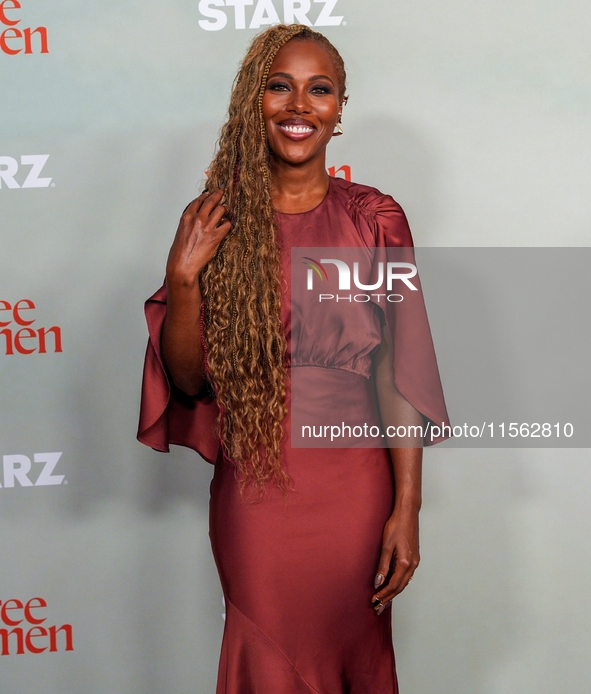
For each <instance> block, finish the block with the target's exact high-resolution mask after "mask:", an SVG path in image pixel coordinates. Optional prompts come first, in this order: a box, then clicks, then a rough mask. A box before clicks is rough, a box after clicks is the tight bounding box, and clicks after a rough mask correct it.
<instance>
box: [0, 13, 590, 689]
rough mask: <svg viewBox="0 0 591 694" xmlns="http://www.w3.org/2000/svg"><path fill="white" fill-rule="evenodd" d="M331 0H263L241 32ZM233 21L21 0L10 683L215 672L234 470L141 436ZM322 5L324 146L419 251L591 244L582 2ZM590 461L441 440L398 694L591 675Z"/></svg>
mask: <svg viewBox="0 0 591 694" xmlns="http://www.w3.org/2000/svg"><path fill="white" fill-rule="evenodd" d="M257 2H258V4H257ZM308 4H310V3H308V2H307V1H306V0H303V2H302V3H298V2H296V3H292V2H291V0H286V2H285V3H283V2H282V0H255V4H254V5H253V6H246V5H245V7H244V10H245V15H244V16H245V22H244V24H245V25H246V27H248V26H249V25H250V24H252V23H253V21H252V18H253V16H255V18H256V17H258V18H259V20H260V19H261V17H262V18H263V19H264V17H265V16H268V17H270V18H271V20H272V19H273V18H274V16H273V11H274V10H276V14H277V16H278V17H279V19H284V15H285V9H287V12H288V15H289V10H290V7H292V6H294V7H296V8H297V7H303V8H304V9H305V8H306V6H307V5H308ZM284 5H285V6H286V7H284ZM208 8H209V9H208ZM265 8H266V11H263V10H265ZM215 12H218V13H220V12H221V13H224V14H223V17H225V16H227V23H226V24H225V26H223V28H217V27H221V25H222V24H224V19H223V17H222V16H221V15H219V14H218V15H217V19H216V18H215V17H216V16H215ZM234 13H235V8H234V7H230V6H228V7H226V6H225V4H224V2H223V0H217V2H209V3H207V2H205V1H204V2H198V0H170V1H169V2H166V3H163V2H157V1H155V0H142V1H140V0H97V1H96V2H92V3H89V2H83V0H60V2H59V3H56V2H52V1H51V0H19V1H17V0H5V2H0V79H1V85H2V89H1V95H2V97H1V107H0V157H1V158H0V184H1V185H0V211H1V212H0V224H1V232H2V233H1V237H0V238H1V241H0V243H1V252H0V370H1V386H2V387H1V388H0V403H1V412H2V416H1V418H0V455H2V456H3V474H2V477H1V478H0V483H1V484H2V488H0V557H1V560H0V601H1V603H2V604H1V605H0V650H2V652H4V651H6V655H1V656H0V688H1V691H2V692H3V694H4V693H6V694H29V692H36V694H55V693H56V692H65V693H66V694H78V693H79V692H80V691H85V692H88V693H89V694H104V693H105V692H116V693H117V694H160V693H161V692H164V691H166V692H174V693H175V694H185V693H186V694H189V693H192V692H199V693H201V692H203V693H206V692H213V691H214V686H215V676H216V667H217V656H218V652H219V644H220V639H221V632H222V629H223V617H222V615H223V605H222V601H221V590H220V588H219V586H218V581H217V575H216V572H215V567H214V565H213V560H212V558H211V553H210V550H209V542H208V537H207V503H208V484H209V479H210V477H211V472H212V469H211V467H210V466H208V465H207V464H205V463H204V462H203V461H200V460H199V459H198V458H197V456H196V455H195V454H193V453H192V452H190V451H185V450H183V449H179V448H176V449H175V450H174V452H173V453H171V454H170V455H168V456H167V455H162V454H158V453H155V452H153V451H150V450H149V449H146V448H144V447H143V446H141V445H140V444H138V443H137V442H136V441H135V430H136V425H137V410H138V396H139V385H140V377H141V368H142V360H143V354H144V349H145V342H146V330H145V327H144V322H143V315H142V304H143V300H144V299H145V298H146V297H147V296H148V295H149V294H151V293H152V292H153V291H154V290H155V289H156V288H157V287H158V286H159V285H160V283H161V281H162V278H163V273H164V264H165V259H166V254H167V251H168V247H169V245H170V242H171V240H172V237H173V234H174V231H175V229H176V224H177V220H178V217H179V215H180V212H181V211H182V209H183V208H184V206H185V205H186V204H187V202H188V201H189V200H190V199H191V198H192V197H194V196H195V195H196V193H198V192H199V190H200V186H199V183H200V181H201V179H202V178H203V171H204V169H205V167H206V165H207V164H208V162H209V160H210V157H211V154H212V152H213V144H214V141H215V136H216V132H217V129H218V127H219V125H220V124H221V122H222V120H223V117H224V112H225V108H226V105H227V99H228V95H229V90H230V85H231V81H232V78H233V75H234V73H235V70H236V67H237V65H238V62H239V60H240V58H241V56H242V54H243V52H244V50H245V48H246V45H247V43H248V42H249V41H250V39H251V37H252V36H253V34H254V33H255V31H256V29H254V28H253V29H250V28H243V29H241V28H236V23H238V26H240V24H241V17H240V10H239V8H238V19H237V20H236V19H235V14H234ZM207 15H210V16H209V17H208V16H207ZM211 15H213V16H211ZM307 16H308V18H309V19H310V21H311V22H317V21H318V18H319V17H320V18H321V24H320V25H318V26H317V28H318V29H319V30H322V31H323V32H324V33H326V34H327V35H328V36H329V38H330V39H331V40H333V41H334V43H335V44H336V45H337V47H338V48H339V49H340V50H341V51H342V54H343V56H344V58H345V61H346V63H347V67H348V72H349V93H350V95H351V98H350V101H349V105H348V106H347V107H346V109H345V114H344V118H343V128H344V131H345V135H344V136H343V137H341V138H339V140H338V141H335V142H334V144H332V145H331V148H330V151H329V162H328V163H329V165H331V166H335V167H337V168H338V167H340V166H343V165H348V166H350V167H351V171H352V177H353V180H355V181H358V182H361V183H368V184H372V185H375V186H377V187H378V188H380V189H381V190H383V191H384V192H387V193H390V194H392V195H393V196H394V197H395V198H396V199H397V200H398V201H399V202H400V203H401V204H402V206H403V207H404V209H405V210H406V212H407V215H408V217H409V220H410V223H411V227H412V229H413V232H414V236H415V241H416V243H417V245H422V246H538V245H549V246H588V245H589V228H590V221H591V196H589V188H590V182H591V181H590V178H591V175H590V173H589V166H588V162H589V157H590V154H591V129H590V128H589V116H590V111H591V84H590V83H591V79H590V73H589V68H588V66H589V58H590V52H591V49H590V48H589V46H590V44H589V41H588V36H589V33H590V31H591V17H590V15H589V13H588V8H587V5H586V4H585V3H583V2H582V1H581V0H562V1H561V2H558V0H538V1H537V2H528V1H527V0H524V1H523V2H518V3H515V2H508V1H507V0H496V1H495V2H493V1H492V0H483V1H482V2H479V3H474V2H468V1H466V0H449V2H447V3H444V4H442V3H438V2H434V0H418V1H417V0H415V1H413V2H411V1H410V0H396V1H395V2H390V1H389V0H363V1H362V0H337V2H335V1H334V0H329V1H328V2H314V3H311V8H310V10H309V12H308V13H307ZM205 22H210V23H212V24H214V25H215V27H216V28H214V30H211V29H212V26H211V24H210V25H207V24H206V25H205V27H204V23H205ZM331 22H332V24H331ZM257 23H258V20H257V21H255V22H254V24H257ZM38 28H39V31H37V32H35V31H34V30H35V29H38ZM261 28H263V27H262V26H261ZM45 51H46V52H45ZM42 155H45V156H42ZM47 155H48V156H47ZM21 157H24V159H21ZM27 157H28V158H27ZM31 157H32V158H31ZM41 167H42V168H41ZM30 172H31V175H29V173H30ZM26 181H27V182H26ZM25 182H26V184H25ZM427 299H428V297H427ZM23 300H26V301H23ZM18 302H21V303H18ZM33 304H34V308H33ZM15 305H17V309H16V311H15V310H14V308H15ZM19 321H20V322H19ZM29 321H32V322H29ZM50 328H55V330H54V332H47V334H46V333H45V331H49V329H50ZM23 331H24V332H23ZM56 333H57V334H59V335H60V336H61V343H62V344H61V351H56V344H55V335H56ZM45 334H46V344H45V352H46V353H40V349H41V348H42V344H41V342H40V340H42V337H40V336H43V335H45ZM17 345H18V346H17ZM19 350H20V352H19ZM29 350H30V353H25V352H27V351H29ZM11 351H12V352H13V354H10V352H11ZM541 378H543V374H541ZM58 452H59V453H61V456H59V457H57V456H55V455H54V456H48V455H45V456H44V455H43V454H44V453H45V454H47V453H56V454H57V453H58ZM14 456H19V457H14ZM35 456H37V462H35ZM588 459H589V454H588V451H587V450H564V451H561V450H546V451H537V450H500V451H499V450H497V451H489V450H453V449H448V450H442V449H440V450H437V449H434V450H428V451H427V452H426V466H425V468H426V471H425V494H424V510H423V513H422V544H421V549H422V556H423V561H422V564H421V567H420V569H419V571H418V573H417V577H416V580H415V581H413V583H412V586H411V587H410V588H409V589H408V590H407V591H406V592H405V593H404V594H403V595H402V596H400V597H399V598H397V599H396V604H395V609H394V628H395V647H396V652H397V659H398V668H399V676H400V683H401V691H402V693H403V694H424V693H425V692H433V693H435V692H436V693H438V694H507V693H508V692H510V693H512V694H513V693H515V694H534V693H535V694H551V693H552V694H553V693H554V692H556V691H565V692H570V693H572V694H579V693H580V694H586V693H587V692H588V691H590V688H591V671H590V666H589V663H588V661H589V658H588V654H589V652H590V650H591V633H590V632H589V628H588V625H589V616H590V615H589V611H590V610H589V608H590V602H591V591H590V590H589V580H588V578H589V571H590V569H591V556H590V552H589V536H590V531H591V519H590V517H589V514H588V510H587V509H588V499H589V494H590V492H591V480H590V477H589V463H588ZM48 460H49V461H50V462H47V461H48ZM56 460H57V462H56ZM29 461H30V464H31V469H30V471H29V470H28V464H29ZM51 461H53V462H51ZM54 463H55V467H54V468H53V469H51V468H52V466H53V465H54ZM11 485H12V486H11ZM34 598H39V600H37V601H35V600H34ZM27 603H28V604H29V610H28V611H26V610H25V609H24V607H25V605H26V604H27ZM44 604H46V606H43V605H44ZM19 605H21V606H22V608H21V607H19ZM19 620H22V621H21V622H20V623H18V622H19ZM33 620H37V622H35V621H33ZM39 620H45V621H43V622H40V621H39ZM15 623H16V624H15ZM61 627H63V628H61ZM21 628H22V629H23V632H22V633H23V643H22V644H19V633H18V630H19V629H21ZM52 628H53V631H52ZM60 628H61V630H60V631H58V630H59V629H60ZM3 629H5V630H6V632H5V633H3V631H2V630H3ZM15 629H16V631H15V632H14V633H12V635H10V636H9V635H8V632H10V631H13V630H15ZM35 629H36V630H35ZM31 630H33V631H32V633H31ZM26 634H29V639H28V640H27V639H26V638H25V636H26ZM52 634H53V636H52ZM69 641H70V642H69ZM69 646H71V647H72V650H66V649H67V648H68V647H69ZM21 647H22V651H23V653H22V654H19V653H18V651H19V649H21ZM35 650H40V651H42V652H39V653H37V652H35Z"/></svg>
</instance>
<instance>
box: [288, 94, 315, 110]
mask: <svg viewBox="0 0 591 694" xmlns="http://www.w3.org/2000/svg"><path fill="white" fill-rule="evenodd" d="M287 110H288V111H290V110H292V111H295V112H296V113H306V112H309V111H310V99H309V95H308V92H307V90H306V89H294V90H293V91H292V92H291V99H290V100H289V103H288V106H287Z"/></svg>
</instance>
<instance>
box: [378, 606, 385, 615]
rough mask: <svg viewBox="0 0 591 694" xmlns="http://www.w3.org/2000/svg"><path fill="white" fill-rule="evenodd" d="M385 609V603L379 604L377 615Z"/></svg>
mask: <svg viewBox="0 0 591 694" xmlns="http://www.w3.org/2000/svg"><path fill="white" fill-rule="evenodd" d="M385 609H386V605H380V606H379V607H378V617H379V616H380V615H381V614H382V612H383V611H384V610H385Z"/></svg>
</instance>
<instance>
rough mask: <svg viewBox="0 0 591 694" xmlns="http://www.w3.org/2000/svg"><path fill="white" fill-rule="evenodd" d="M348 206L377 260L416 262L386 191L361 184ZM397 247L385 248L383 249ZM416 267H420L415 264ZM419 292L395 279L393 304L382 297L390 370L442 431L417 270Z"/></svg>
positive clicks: (444, 421)
mask: <svg viewBox="0 0 591 694" xmlns="http://www.w3.org/2000/svg"><path fill="white" fill-rule="evenodd" d="M351 207H352V208H357V212H358V215H359V216H360V217H361V216H362V217H364V218H365V223H366V224H367V227H368V228H367V230H366V231H367V233H369V234H371V236H372V237H373V239H372V241H373V242H374V243H375V247H376V248H377V249H385V250H383V251H381V252H380V251H378V252H377V253H376V259H382V260H384V259H388V260H396V261H398V262H406V263H411V264H413V265H415V264H416V263H415V257H414V248H413V240H412V235H411V231H410V228H409V225H408V221H407V219H406V215H405V214H404V212H403V210H402V208H401V207H400V205H399V204H398V203H397V202H395V201H394V199H393V198H391V197H390V196H389V195H383V194H382V193H380V192H379V191H377V190H376V189H374V188H368V187H364V189H363V193H362V195H357V196H356V198H355V199H354V200H352V205H351ZM394 248H396V249H398V250H396V251H388V250H387V249H394ZM419 269H420V268H419ZM412 284H413V285H414V286H415V287H417V290H418V291H413V290H411V289H410V288H409V287H408V286H407V285H406V284H404V283H403V282H397V286H396V289H395V291H396V292H397V293H398V294H400V295H401V296H403V297H404V300H401V301H399V302H397V303H389V302H385V303H384V302H380V303H379V306H380V308H381V309H382V311H383V314H384V318H385V321H386V324H387V327H388V330H389V332H390V335H391V337H392V345H393V353H394V356H393V365H392V367H393V372H394V381H395V383H396V387H397V388H398V390H399V391H400V393H401V394H402V395H403V396H404V398H405V399H406V400H407V401H408V402H409V403H410V404H411V405H412V406H413V407H414V408H415V409H416V410H417V411H418V412H420V413H421V414H422V415H423V417H425V418H426V419H427V420H429V421H430V422H431V423H433V424H435V425H437V426H438V427H440V428H441V431H443V430H444V429H443V425H445V426H449V417H448V414H447V408H446V405H445V399H444V396H443V389H442V386H441V379H440V376H439V369H438V366H437V358H436V356H435V348H434V346H433V339H432V337H431V330H430V328H429V320H428V318H427V311H426V308H425V303H424V299H423V293H422V288H421V283H420V279H419V276H418V274H417V275H415V276H414V277H413V278H412ZM446 438H449V436H440V437H434V438H433V440H432V439H431V436H430V435H429V436H428V438H427V437H425V440H424V443H425V445H432V444H435V443H439V442H441V441H443V440H445V439H446Z"/></svg>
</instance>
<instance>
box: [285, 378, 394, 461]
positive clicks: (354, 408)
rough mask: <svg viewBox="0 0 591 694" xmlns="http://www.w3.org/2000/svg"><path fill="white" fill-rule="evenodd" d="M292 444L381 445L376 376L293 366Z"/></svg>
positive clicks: (300, 446) (336, 446)
mask: <svg viewBox="0 0 591 694" xmlns="http://www.w3.org/2000/svg"><path fill="white" fill-rule="evenodd" d="M337 428H338V430H337ZM359 432H361V434H360V433H359ZM378 432H379V433H378ZM291 444H292V446H293V447H295V448H325V447H326V448H349V447H353V448H357V447H361V448H374V447H382V446H383V445H384V442H383V440H382V439H381V421H380V415H379V410H378V405H377V399H376V394H375V385H374V381H373V379H371V378H366V377H365V376H363V375H361V374H358V373H353V372H351V371H346V370H344V369H338V368H327V367H318V366H297V367H292V369H291Z"/></svg>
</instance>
